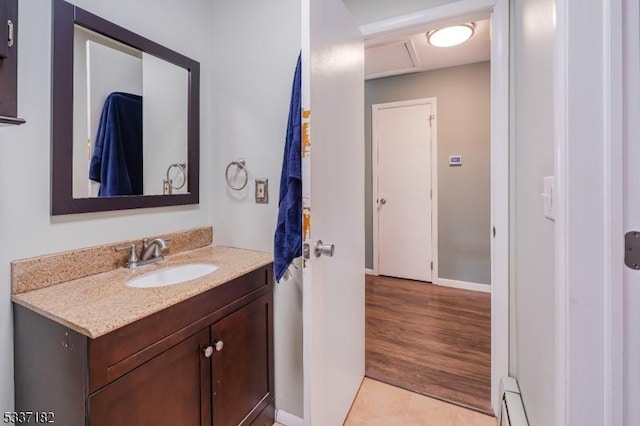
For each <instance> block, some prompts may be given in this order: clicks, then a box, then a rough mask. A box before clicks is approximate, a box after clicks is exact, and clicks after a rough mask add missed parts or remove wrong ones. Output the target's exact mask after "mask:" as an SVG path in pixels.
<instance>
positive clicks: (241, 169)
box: [224, 158, 249, 191]
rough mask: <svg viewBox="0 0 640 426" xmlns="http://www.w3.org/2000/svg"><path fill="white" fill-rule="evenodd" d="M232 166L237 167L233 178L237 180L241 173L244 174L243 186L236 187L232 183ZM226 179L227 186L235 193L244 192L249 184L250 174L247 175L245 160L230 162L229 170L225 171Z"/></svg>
mask: <svg viewBox="0 0 640 426" xmlns="http://www.w3.org/2000/svg"><path fill="white" fill-rule="evenodd" d="M232 166H235V167H236V172H235V174H234V176H233V178H235V177H236V176H237V175H238V173H240V172H242V173H244V180H243V182H242V185H240V186H238V185H236V186H234V185H233V184H232V183H231V179H232V177H229V171H230V170H231V167H232ZM224 177H225V179H226V181H227V186H228V187H229V188H231V189H233V190H234V191H242V190H243V189H244V188H245V187H246V186H247V183H249V173H247V167H246V162H245V161H244V159H243V158H239V159H237V160H236V161H232V162H230V163H229V165H228V166H227V169H226V170H225V171H224Z"/></svg>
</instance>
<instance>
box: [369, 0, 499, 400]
mask: <svg viewBox="0 0 640 426" xmlns="http://www.w3.org/2000/svg"><path fill="white" fill-rule="evenodd" d="M508 15H509V14H508V2H506V1H500V0H498V1H496V2H486V3H484V4H483V5H478V4H476V5H470V2H460V3H454V4H449V5H447V6H446V7H444V6H443V7H440V8H433V9H428V10H424V11H422V12H418V13H415V14H413V15H408V16H404V17H402V18H403V19H398V20H393V19H390V20H387V21H384V22H380V23H375V24H369V25H366V26H364V27H361V30H363V33H364V35H365V45H372V43H373V44H377V45H379V46H380V45H383V44H385V43H387V44H389V42H393V41H394V39H395V40H397V39H398V38H401V37H403V36H405V37H406V36H410V35H411V34H415V33H417V32H423V34H424V32H425V30H428V29H431V28H435V27H437V26H440V25H445V24H453V23H459V22H473V21H477V20H479V19H483V18H484V19H486V18H488V19H489V20H490V23H491V27H490V28H491V29H490V31H491V39H490V45H491V54H490V55H491V58H490V62H491V66H490V67H491V69H490V81H491V88H490V92H491V102H490V106H489V110H490V112H491V118H490V128H491V140H490V154H489V157H490V164H491V168H490V190H489V196H490V221H489V226H488V227H487V228H488V229H486V237H487V238H489V239H490V251H491V260H490V263H491V264H490V278H489V280H488V281H489V283H490V292H491V293H490V296H489V297H490V305H491V308H490V309H491V319H490V323H491V326H490V328H491V337H490V340H491V351H490V352H491V354H490V357H491V386H490V388H491V406H492V409H493V411H494V412H497V405H498V400H499V384H500V380H501V378H502V377H505V376H508V355H509V349H508V324H509V320H508V318H509V307H508V306H509V305H508V287H509V221H508V217H509V183H508V182H509V172H508V165H509V142H508V141H509V138H508V136H509V132H508V111H509V109H508V106H509V99H508V98H509V97H508V93H509V66H508V63H509V60H508V34H509V31H508V22H509V19H508ZM405 46H406V45H405ZM413 59H415V58H412V60H413ZM381 76H382V75H381ZM438 106H440V105H438ZM463 161H464V159H463ZM380 198H382V197H380ZM378 201H379V199H376V200H372V201H371V205H372V206H373V208H377V204H378V203H377V202H378ZM374 203H375V204H374ZM436 211H437V210H436ZM436 236H437V237H438V238H440V237H441V236H438V235H436ZM435 255H436V256H437V252H436V253H435ZM368 267H369V268H371V270H369V271H368V272H369V273H372V272H374V271H373V268H372V267H371V266H368ZM436 268H437V267H436ZM377 272H379V271H377ZM436 276H437V275H436ZM368 280H369V278H368ZM452 281H457V280H452Z"/></svg>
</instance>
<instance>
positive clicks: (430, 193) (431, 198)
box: [429, 189, 433, 200]
mask: <svg viewBox="0 0 640 426" xmlns="http://www.w3.org/2000/svg"><path fill="white" fill-rule="evenodd" d="M429 199H430V200H433V189H431V190H429Z"/></svg>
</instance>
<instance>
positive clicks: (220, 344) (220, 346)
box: [214, 340, 224, 352]
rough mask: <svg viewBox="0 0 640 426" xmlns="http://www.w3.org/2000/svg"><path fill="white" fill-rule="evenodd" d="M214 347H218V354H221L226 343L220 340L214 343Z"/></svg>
mask: <svg viewBox="0 0 640 426" xmlns="http://www.w3.org/2000/svg"><path fill="white" fill-rule="evenodd" d="M214 345H215V346H216V351H218V352H220V351H221V350H222V348H224V342H223V341H222V340H218V341H217V342H215V343H214Z"/></svg>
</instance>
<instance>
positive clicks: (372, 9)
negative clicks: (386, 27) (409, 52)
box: [343, 0, 458, 25]
mask: <svg viewBox="0 0 640 426" xmlns="http://www.w3.org/2000/svg"><path fill="white" fill-rule="evenodd" d="M343 1H344V4H345V5H346V6H347V7H348V8H349V10H350V11H351V13H352V14H353V16H354V18H355V20H356V22H357V23H358V25H364V24H370V23H371V22H376V21H382V20H384V19H389V18H394V17H396V16H401V15H406V14H408V13H413V12H418V11H421V10H424V9H429V8H432V7H436V6H442V5H444V4H448V3H454V2H456V1H458V0H393V1H389V0H343Z"/></svg>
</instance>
